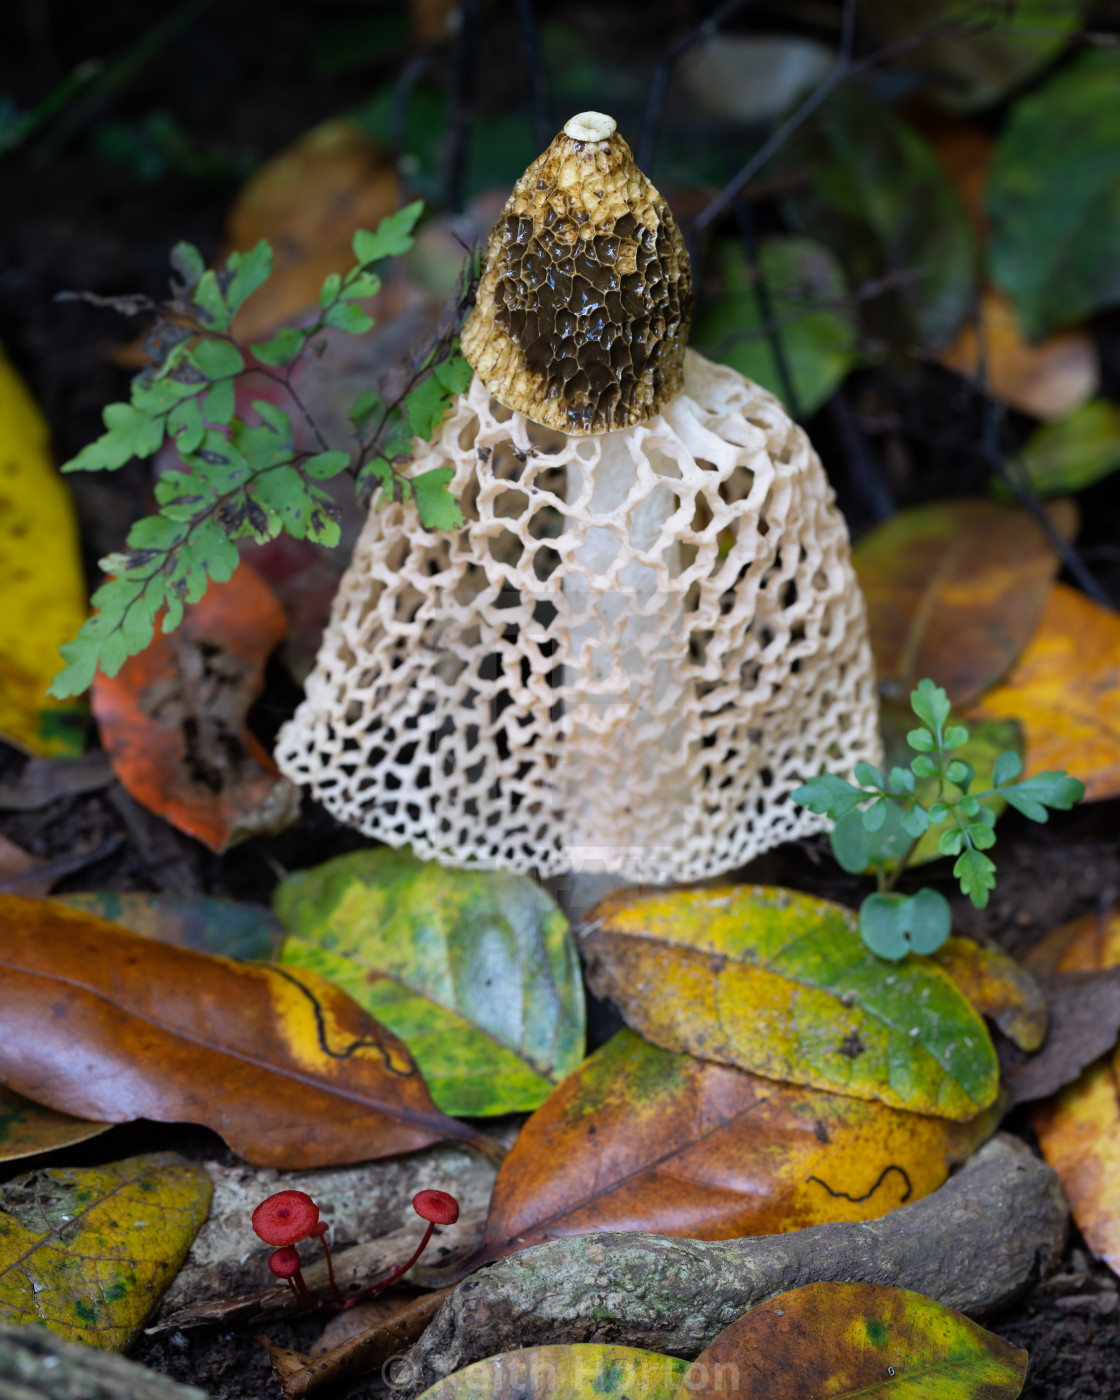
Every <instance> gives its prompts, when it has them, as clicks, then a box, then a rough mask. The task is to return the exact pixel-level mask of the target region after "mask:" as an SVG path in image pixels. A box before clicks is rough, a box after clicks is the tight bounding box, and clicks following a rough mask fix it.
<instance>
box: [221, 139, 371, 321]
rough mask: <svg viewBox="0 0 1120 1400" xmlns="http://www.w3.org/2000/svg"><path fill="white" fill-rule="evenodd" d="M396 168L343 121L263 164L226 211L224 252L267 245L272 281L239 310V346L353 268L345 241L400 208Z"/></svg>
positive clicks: (312, 300)
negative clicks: (270, 252)
mask: <svg viewBox="0 0 1120 1400" xmlns="http://www.w3.org/2000/svg"><path fill="white" fill-rule="evenodd" d="M398 193H399V188H398V181H397V174H396V170H395V168H394V166H393V163H392V161H391V160H390V159H389V158H388V156H387V155H386V153H385V152H384V151H383V150H382V149H381V147H380V146H379V145H378V144H377V143H376V142H375V141H373V140H371V139H370V137H368V136H367V135H366V134H365V132H364V131H362V129H361V127H360V126H358V125H357V123H356V122H353V121H351V120H350V119H349V118H348V117H333V118H331V120H329V121H325V122H323V123H322V124H321V125H319V126H316V127H313V128H312V130H311V131H309V132H307V133H306V135H304V136H302V137H301V138H300V139H299V140H298V141H297V142H296V143H295V144H294V145H293V146H289V147H288V149H287V150H285V151H281V153H280V154H279V155H278V156H275V157H273V159H272V160H270V161H268V162H266V164H264V165H263V166H262V167H261V168H260V169H259V170H258V171H257V172H256V173H255V174H254V175H253V176H252V177H251V178H250V179H249V180H248V181H247V183H246V185H245V187H244V189H243V190H242V191H241V193H240V195H239V196H238V198H237V201H236V203H235V204H234V206H233V208H232V209H231V210H230V215H229V248H230V250H238V251H241V252H245V251H248V250H249V249H250V248H253V247H255V246H256V244H257V243H258V242H259V241H260V240H261V239H262V238H267V239H268V241H269V242H270V243H271V244H272V250H273V263H272V276H271V277H270V278H269V280H268V282H267V283H266V284H265V286H264V287H263V288H262V289H261V290H260V291H259V292H257V293H256V294H255V295H254V296H252V297H251V298H250V299H249V301H248V302H246V304H245V305H244V307H242V309H241V310H240V311H239V312H238V314H237V318H236V320H235V321H234V334H235V335H236V337H237V339H238V340H239V341H241V343H242V344H248V343H249V342H250V341H253V340H262V339H264V337H265V336H267V335H268V334H270V333H271V332H272V331H273V330H275V329H276V327H277V326H279V325H282V324H286V323H288V322H289V321H291V319H292V318H293V317H294V316H298V314H299V313H300V312H301V311H304V310H305V309H306V308H307V307H310V306H317V305H318V304H319V290H320V288H321V287H322V285H323V279H324V278H325V277H327V276H328V275H329V274H330V273H332V272H347V271H349V269H350V268H351V267H353V265H354V254H353V252H352V251H351V248H350V240H351V239H352V237H353V236H354V231H355V230H356V229H359V228H368V229H373V228H376V227H377V225H378V224H379V223H380V222H381V220H382V219H383V218H384V217H385V215H386V214H391V213H392V212H393V210H394V209H395V208H396V207H397V197H398Z"/></svg>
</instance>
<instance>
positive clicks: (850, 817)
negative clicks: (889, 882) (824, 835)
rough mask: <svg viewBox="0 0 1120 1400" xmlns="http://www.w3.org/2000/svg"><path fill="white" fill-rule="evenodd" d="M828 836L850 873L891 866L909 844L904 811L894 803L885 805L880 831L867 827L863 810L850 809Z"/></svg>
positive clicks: (837, 857) (916, 809)
mask: <svg viewBox="0 0 1120 1400" xmlns="http://www.w3.org/2000/svg"><path fill="white" fill-rule="evenodd" d="M914 810H915V811H920V810H921V809H920V808H915V809H914ZM922 815H923V816H924V815H925V814H924V813H923V814H922ZM828 840H829V844H830V846H831V847H832V854H833V855H834V856H835V857H836V859H837V861H838V862H839V863H840V865H841V866H842V867H843V868H844V869H845V870H847V871H848V873H849V874H851V875H862V874H863V873H864V871H866V870H879V869H888V868H889V867H891V866H892V865H894V863H895V862H896V861H897V860H899V859H900V858H901V856H902V855H903V853H904V852H905V850H906V847H907V846H908V845H909V844H910V843H909V840H908V839H907V838H906V836H905V825H904V816H903V813H902V812H901V811H900V810H899V809H898V808H897V807H896V806H895V805H894V804H893V803H892V804H891V806H890V807H889V808H887V809H886V818H885V820H884V822H883V824H882V826H881V827H880V828H879V829H878V831H868V829H867V828H866V827H865V826H864V824H863V813H862V812H859V811H855V812H847V813H845V815H844V816H842V817H841V818H840V819H839V820H838V821H837V823H836V825H835V826H834V827H833V828H832V830H831V832H830V833H829V837H828Z"/></svg>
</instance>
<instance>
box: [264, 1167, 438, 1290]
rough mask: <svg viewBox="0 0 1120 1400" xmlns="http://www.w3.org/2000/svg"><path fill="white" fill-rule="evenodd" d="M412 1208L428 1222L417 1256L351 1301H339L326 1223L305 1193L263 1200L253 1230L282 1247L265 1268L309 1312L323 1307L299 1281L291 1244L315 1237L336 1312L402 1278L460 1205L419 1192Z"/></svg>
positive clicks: (433, 1193) (295, 1253) (280, 1193)
mask: <svg viewBox="0 0 1120 1400" xmlns="http://www.w3.org/2000/svg"><path fill="white" fill-rule="evenodd" d="M412 1208H413V1210H414V1211H415V1212H416V1214H417V1215H418V1216H419V1217H420V1218H421V1220H426V1221H427V1222H428V1228H427V1229H426V1230H425V1231H424V1238H423V1239H422V1240H421V1241H420V1244H419V1245H418V1247H417V1249H416V1252H415V1253H414V1254H413V1255H412V1258H411V1259H409V1260H408V1261H407V1262H406V1263H404V1264H399V1265H398V1266H397V1267H396V1268H395V1269H392V1270H390V1272H389V1273H388V1274H386V1275H385V1277H384V1278H383V1279H379V1280H378V1281H377V1282H376V1283H372V1284H370V1285H369V1287H368V1288H363V1289H362V1290H361V1291H360V1292H358V1293H355V1294H354V1295H353V1297H351V1298H347V1299H345V1300H344V1299H343V1297H342V1293H341V1292H340V1290H339V1288H338V1285H337V1284H336V1282H335V1277H334V1265H333V1263H332V1262H331V1252H330V1247H329V1246H328V1244H327V1229H328V1227H327V1224H326V1222H325V1221H322V1220H320V1219H319V1207H318V1206H317V1205H316V1204H315V1202H314V1201H313V1200H312V1199H311V1197H310V1196H309V1195H308V1194H307V1193H306V1192H305V1191H278V1192H277V1193H276V1194H275V1195H274V1196H269V1197H268V1198H267V1199H266V1200H263V1201H262V1202H261V1203H260V1205H259V1206H257V1208H256V1210H255V1211H254V1212H253V1229H254V1230H255V1231H256V1233H257V1235H258V1236H259V1237H260V1238H261V1239H262V1240H264V1242H265V1244H274V1245H279V1246H281V1247H280V1248H279V1249H277V1250H276V1251H275V1253H273V1254H272V1255H271V1256H270V1257H269V1261H268V1267H269V1268H270V1269H271V1270H272V1272H273V1274H275V1275H276V1277H277V1278H283V1279H287V1281H288V1284H289V1286H290V1287H291V1289H292V1292H293V1293H294V1294H295V1296H296V1298H297V1299H298V1300H299V1304H300V1307H301V1308H302V1309H304V1310H305V1311H311V1312H314V1311H315V1310H316V1309H318V1308H319V1307H321V1306H322V1304H321V1303H320V1302H319V1301H318V1299H316V1297H315V1296H314V1294H313V1293H312V1292H311V1290H310V1289H309V1288H308V1286H307V1284H306V1282H305V1281H304V1277H303V1274H302V1273H301V1272H300V1258H299V1253H298V1251H297V1250H296V1248H295V1246H296V1244H298V1243H299V1241H300V1240H305V1239H308V1238H312V1239H317V1240H318V1241H319V1243H320V1244H321V1245H322V1246H323V1254H324V1256H325V1258H326V1261H327V1277H328V1279H329V1280H330V1286H331V1293H332V1294H333V1295H334V1300H335V1304H334V1305H335V1310H336V1311H339V1310H341V1309H343V1308H352V1307H353V1306H354V1304H355V1303H363V1302H365V1300H366V1299H367V1298H372V1297H373V1296H374V1294H376V1293H380V1292H382V1291H383V1290H384V1289H386V1288H388V1287H389V1285H390V1284H392V1283H395V1282H396V1281H397V1279H399V1278H400V1277H402V1275H404V1274H407V1273H408V1271H409V1269H411V1268H412V1266H413V1264H415V1263H416V1261H417V1260H418V1259H419V1258H420V1256H421V1254H423V1253H424V1250H425V1249H426V1248H427V1247H428V1241H429V1240H430V1239H431V1238H432V1232H433V1231H434V1230H435V1227H436V1226H437V1225H454V1224H455V1222H456V1220H458V1219H459V1202H458V1201H457V1200H456V1199H455V1197H454V1196H450V1195H448V1193H447V1192H446V1191H419V1192H417V1194H416V1195H415V1196H413V1198H412Z"/></svg>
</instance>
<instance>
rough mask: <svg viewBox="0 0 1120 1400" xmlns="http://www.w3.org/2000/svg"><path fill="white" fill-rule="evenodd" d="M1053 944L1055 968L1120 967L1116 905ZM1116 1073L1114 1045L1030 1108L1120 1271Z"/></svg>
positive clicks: (1119, 1094) (1086, 1224)
mask: <svg viewBox="0 0 1120 1400" xmlns="http://www.w3.org/2000/svg"><path fill="white" fill-rule="evenodd" d="M1059 950H1060V951H1059ZM1050 951H1051V952H1057V954H1058V955H1057V957H1056V960H1055V961H1054V963H1053V966H1054V970H1055V972H1057V973H1063V972H1064V973H1079V974H1080V975H1081V976H1082V977H1084V976H1085V975H1087V974H1088V975H1092V974H1093V973H1096V974H1097V975H1098V976H1099V975H1100V973H1101V972H1103V971H1105V970H1107V969H1113V968H1117V967H1120V914H1118V913H1117V911H1116V910H1113V911H1112V912H1111V913H1110V914H1107V915H1105V914H1101V915H1089V916H1088V917H1086V918H1084V919H1078V920H1076V921H1075V922H1074V923H1072V924H1070V925H1066V926H1065V927H1063V928H1062V929H1060V930H1058V931H1057V932H1056V934H1055V935H1051V936H1050ZM1041 956H1045V955H1044V954H1043V955H1040V960H1041ZM1108 980H1109V982H1111V981H1112V978H1109V979H1108ZM1080 1010H1081V1015H1082V1017H1084V1016H1085V1015H1086V1014H1087V1013H1088V1014H1091V1010H1090V1007H1089V1006H1088V1005H1086V1006H1084V1007H1083V1008H1080ZM1118 1076H1120V1051H1117V1050H1113V1051H1112V1052H1111V1053H1109V1054H1106V1055H1105V1056H1104V1058H1103V1059H1099V1060H1097V1061H1095V1063H1093V1064H1091V1065H1090V1066H1089V1068H1088V1069H1086V1070H1084V1071H1083V1073H1082V1074H1080V1075H1079V1076H1078V1078H1077V1079H1076V1080H1075V1081H1074V1082H1073V1083H1072V1084H1068V1085H1067V1086H1066V1087H1065V1088H1064V1089H1062V1091H1061V1092H1060V1093H1059V1094H1057V1095H1055V1097H1054V1098H1051V1099H1047V1100H1045V1101H1044V1102H1042V1103H1039V1104H1036V1105H1035V1106H1034V1108H1033V1109H1032V1110H1031V1126H1032V1127H1033V1128H1034V1130H1035V1132H1036V1133H1037V1135H1038V1145H1039V1147H1040V1148H1041V1149H1042V1155H1043V1157H1045V1159H1046V1160H1047V1162H1049V1163H1050V1165H1051V1166H1052V1167H1053V1168H1054V1170H1055V1171H1056V1172H1057V1173H1058V1179H1059V1180H1060V1181H1061V1184H1062V1190H1063V1191H1064V1192H1065V1195H1066V1198H1067V1200H1068V1201H1069V1204H1070V1209H1071V1210H1072V1211H1073V1218H1074V1220H1075V1221H1076V1222H1077V1228H1078V1229H1079V1230H1080V1231H1081V1233H1082V1234H1083V1235H1084V1237H1085V1242H1086V1244H1087V1245H1088V1246H1089V1248H1090V1249H1091V1250H1092V1251H1093V1253H1094V1254H1095V1255H1096V1256H1097V1257H1098V1258H1099V1259H1103V1260H1104V1261H1105V1263H1106V1264H1107V1265H1108V1266H1109V1268H1110V1269H1111V1270H1112V1271H1113V1273H1120V1078H1118Z"/></svg>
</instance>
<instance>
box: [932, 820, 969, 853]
mask: <svg viewBox="0 0 1120 1400" xmlns="http://www.w3.org/2000/svg"><path fill="white" fill-rule="evenodd" d="M963 845H964V832H962V831H961V830H960V829H959V828H956V827H954V828H953V830H952V831H943V832H942V833H941V835H940V837H939V838H938V841H937V849H938V850H939V851H940V852H941V854H942V855H943V856H957V855H960V852H961V847H962V846H963Z"/></svg>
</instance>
